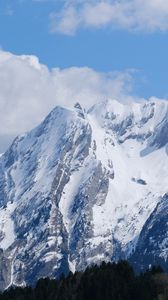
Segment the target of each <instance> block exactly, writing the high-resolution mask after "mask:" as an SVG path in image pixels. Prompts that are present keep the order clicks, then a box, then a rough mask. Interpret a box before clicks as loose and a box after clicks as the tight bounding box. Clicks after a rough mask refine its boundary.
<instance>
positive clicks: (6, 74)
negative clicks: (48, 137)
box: [0, 50, 132, 136]
mask: <svg viewBox="0 0 168 300" xmlns="http://www.w3.org/2000/svg"><path fill="white" fill-rule="evenodd" d="M131 91H132V77H131V74H130V73H129V72H124V73H117V72H116V73H114V72H112V73H99V72H96V71H94V70H92V69H90V68H87V67H85V68H77V67H72V68H68V69H63V70H61V69H59V68H55V69H52V70H49V69H48V68H47V67H46V66H44V65H41V64H40V63H39V61H38V59H37V57H34V56H15V55H12V54H11V53H7V52H5V51H2V50H0V120H1V126H0V136H2V135H3V136H4V135H8V136H12V135H14V134H18V133H21V132H24V131H27V130H29V129H30V128H32V127H34V126H35V125H36V124H38V123H39V122H40V121H41V119H42V118H43V117H45V116H46V115H47V113H49V111H50V110H51V109H52V108H53V107H55V106H56V105H63V106H72V105H73V104H75V102H77V101H79V102H80V103H81V104H82V105H83V106H84V107H85V108H88V107H90V106H91V105H93V104H94V103H96V102H97V101H102V100H104V99H105V98H118V99H120V100H121V101H122V100H123V101H129V100H131V99H132V98H131V96H129V94H130V93H131Z"/></svg>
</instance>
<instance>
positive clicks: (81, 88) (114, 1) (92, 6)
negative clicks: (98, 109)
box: [0, 0, 168, 152]
mask: <svg viewBox="0 0 168 300" xmlns="http://www.w3.org/2000/svg"><path fill="white" fill-rule="evenodd" d="M0 47H1V53H0V106H1V110H0V118H1V120H3V122H2V123H3V125H2V126H1V129H0V152H1V151H2V150H4V148H5V147H6V145H8V143H9V142H8V141H11V138H13V136H15V135H16V134H18V133H21V132H24V131H25V130H29V129H30V128H32V127H33V126H35V125H36V124H38V122H40V120H41V119H42V118H43V117H44V116H45V115H46V114H47V113H48V112H49V110H50V109H52V107H53V106H55V105H56V104H63V105H66V104H67V105H69V103H68V101H71V100H69V99H73V100H75V101H76V100H78V99H79V100H80V101H81V102H82V103H84V105H85V104H86V106H89V105H91V104H93V103H95V102H96V99H97V101H99V100H101V99H103V95H104V97H115V98H129V94H130V95H131V96H137V97H144V98H149V97H151V96H155V97H158V98H166V99H167V98H168V59H167V53H168V1H166V0H148V1H146V0H85V1H84V0H0ZM7 52H10V55H8V54H7ZM23 54H24V55H34V56H37V57H38V58H39V61H40V63H41V64H44V65H46V66H47V67H48V69H47V68H46V67H45V68H44V67H42V66H41V65H40V63H39V62H38V60H37V61H36V58H33V59H32V58H30V57H28V56H27V57H24V58H23V57H21V55H23ZM15 55H19V57H17V56H15ZM72 67H74V68H72ZM85 67H87V68H85ZM53 68H59V69H57V71H53ZM23 70H24V71H23ZM51 82H52V84H51ZM32 86H33V88H32ZM30 90H31V93H30ZM40 91H42V92H40ZM88 99H93V101H91V100H88ZM89 101H90V102H89ZM32 111H33V113H32ZM4 116H7V117H6V119H5V117H4ZM9 116H10V122H9V119H8V118H9Z"/></svg>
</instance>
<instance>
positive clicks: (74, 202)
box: [0, 100, 168, 290]
mask: <svg viewBox="0 0 168 300" xmlns="http://www.w3.org/2000/svg"><path fill="white" fill-rule="evenodd" d="M167 182H168V102H166V101H155V100H151V101H148V102H142V103H132V104H129V105H128V104H121V103H119V102H117V101H115V100H113V101H112V100H111V101H110V100H108V101H105V102H103V103H99V104H96V105H94V106H93V107H91V108H90V109H89V110H88V111H87V112H86V111H85V110H83V109H82V107H81V106H80V104H79V103H77V104H76V105H75V107H74V108H73V109H66V108H62V107H56V108H55V109H54V110H53V111H52V112H51V113H50V114H49V115H48V116H47V117H46V119H45V120H44V121H43V122H42V123H41V124H40V125H39V126H38V127H36V128H35V129H33V130H32V131H30V132H28V133H26V134H24V135H21V136H19V137H17V138H16V139H15V140H14V141H13V143H12V145H11V147H10V148H9V149H8V150H7V151H6V153H4V154H3V155H2V156H1V157H0V289H1V290H4V289H5V288H7V287H9V286H10V285H12V284H15V285H18V286H23V285H24V284H25V283H28V284H34V283H35V282H36V281H37V280H38V279H39V278H41V277H46V276H50V277H57V276H59V275H60V274H61V273H62V272H64V273H65V274H67V273H68V272H69V270H71V271H72V272H74V271H75V270H83V269H85V267H86V266H87V265H90V264H93V263H99V262H101V261H106V262H107V261H111V260H118V259H121V258H127V259H129V260H130V261H131V262H132V264H134V265H135V267H136V268H137V270H140V269H141V268H143V269H144V268H146V267H148V266H149V264H153V263H157V262H159V263H161V264H162V265H163V264H164V266H167V256H168V251H167V249H168V234H167V232H168V230H167V229H168V217H167V207H168V187H167Z"/></svg>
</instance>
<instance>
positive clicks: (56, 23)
mask: <svg viewBox="0 0 168 300" xmlns="http://www.w3.org/2000/svg"><path fill="white" fill-rule="evenodd" d="M63 3H64V6H63V8H62V10H61V11H60V12H56V13H52V14H51V15H50V30H51V32H59V33H63V34H67V35H74V34H75V33H76V31H77V30H78V29H80V28H95V29H96V28H102V27H110V28H112V29H113V28H123V29H127V30H131V31H132V30H133V31H134V30H140V31H145V32H154V31H167V30H168V1H167V0H104V1H102V0H90V1H87V0H85V1H83V0H81V1H80V0H74V1H70V0H69V1H66V0H65V1H63Z"/></svg>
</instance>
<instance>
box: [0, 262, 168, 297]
mask: <svg viewBox="0 0 168 300" xmlns="http://www.w3.org/2000/svg"><path fill="white" fill-rule="evenodd" d="M162 276H167V275H165V274H164V273H163V271H162V269H161V268H160V267H153V268H152V269H150V270H147V271H146V272H145V273H142V274H139V275H138V276H136V275H135V273H134V271H133V269H132V267H131V266H130V265H129V264H128V262H126V261H121V262H119V263H107V264H106V263H102V264H101V266H92V267H89V268H87V269H86V270H85V271H84V272H76V273H75V274H72V273H69V275H68V277H66V278H65V277H64V276H62V277H61V278H60V279H58V280H55V279H49V278H45V279H40V280H39V281H38V282H37V284H36V286H35V287H34V288H32V287H25V288H18V287H17V288H14V287H12V288H10V290H8V291H5V292H4V293H3V294H1V295H0V300H9V299H10V300H154V299H157V295H158V294H159V293H160V294H163V293H164V291H163V290H162V285H160V286H159V284H158V282H161V281H162V280H161V281H159V280H160V278H161V279H162ZM157 278H158V279H157ZM166 278H167V277H166Z"/></svg>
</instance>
